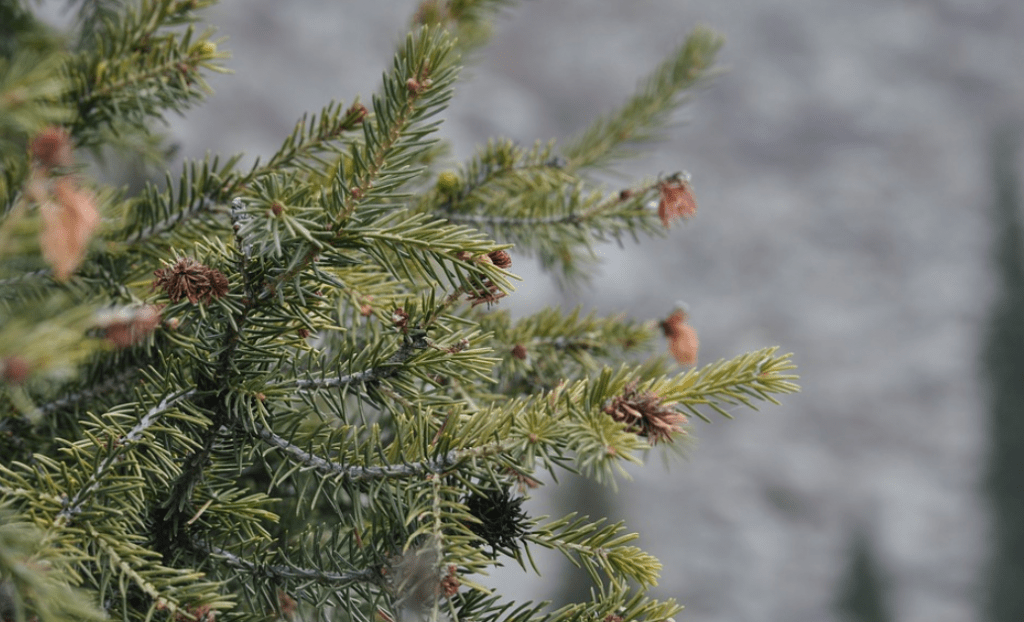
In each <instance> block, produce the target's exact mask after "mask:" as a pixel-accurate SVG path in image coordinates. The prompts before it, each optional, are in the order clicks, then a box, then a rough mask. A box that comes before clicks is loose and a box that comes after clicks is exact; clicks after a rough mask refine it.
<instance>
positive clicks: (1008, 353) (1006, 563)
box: [983, 131, 1024, 622]
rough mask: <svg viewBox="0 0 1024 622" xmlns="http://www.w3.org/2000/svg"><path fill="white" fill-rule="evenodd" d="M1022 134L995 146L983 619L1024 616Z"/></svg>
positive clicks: (994, 621)
mask: <svg viewBox="0 0 1024 622" xmlns="http://www.w3.org/2000/svg"><path fill="white" fill-rule="evenodd" d="M1018 140H1019V138H1018V134H1017V133H1016V132H1012V131H1011V132H1004V133H1001V134H1000V135H999V136H998V138H997V139H996V140H995V141H994V143H993V148H992V165H991V166H992V182H993V183H992V187H993V190H994V193H995V196H994V199H995V200H994V201H993V203H994V205H993V210H992V220H993V222H994V224H995V225H996V226H995V230H996V231H998V232H999V233H998V236H997V238H996V241H995V244H994V245H993V251H994V252H993V257H992V259H993V264H994V267H995V270H996V273H997V275H998V280H997V283H998V284H999V286H1000V289H999V292H998V294H997V298H996V300H995V304H994V305H993V308H992V311H991V317H990V319H989V322H990V324H989V330H988V340H987V343H986V348H985V352H984V360H983V362H984V365H985V378H986V380H987V381H988V383H989V389H990V396H989V412H990V426H991V438H992V445H991V448H990V450H989V456H988V465H987V466H988V473H987V477H986V488H987V492H988V494H989V500H990V504H991V505H990V507H991V510H992V514H993V521H992V542H993V546H992V552H991V561H990V566H989V568H988V572H987V576H986V579H987V581H986V582H985V587H986V590H985V591H986V593H985V598H986V600H985V609H984V610H985V619H986V620H989V621H990V622H1008V621H1010V620H1020V619H1021V617H1022V616H1024V594H1022V593H1021V589H1020V586H1021V584H1022V582H1024V385H1022V384H1021V377H1022V374H1024V218H1022V214H1021V207H1022V202H1021V193H1020V179H1019V177H1018V175H1017V173H1016V170H1017V169H1016V166H1017V163H1018V160H1017V158H1018V149H1019V146H1018V143H1017V141H1018Z"/></svg>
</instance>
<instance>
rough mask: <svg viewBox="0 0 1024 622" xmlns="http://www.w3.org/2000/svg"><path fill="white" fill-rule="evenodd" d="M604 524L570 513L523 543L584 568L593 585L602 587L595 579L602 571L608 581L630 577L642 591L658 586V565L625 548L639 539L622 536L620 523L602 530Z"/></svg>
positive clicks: (642, 553)
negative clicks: (532, 543)
mask: <svg viewBox="0 0 1024 622" xmlns="http://www.w3.org/2000/svg"><path fill="white" fill-rule="evenodd" d="M603 522H604V521H603V519H601V520H599V521H597V522H595V523H588V522H587V517H581V518H577V517H576V514H575V513H573V514H570V515H568V516H566V517H565V518H562V519H560V520H557V521H555V522H553V523H550V524H548V525H544V526H543V527H541V528H538V529H535V530H533V531H531V532H530V533H529V534H527V536H526V539H527V540H529V541H530V542H534V543H536V544H539V545H541V546H543V547H545V548H550V549H556V550H558V551H560V552H561V553H562V554H563V555H565V556H566V558H568V559H569V561H571V562H572V563H573V564H574V565H576V566H577V567H579V566H583V567H584V568H585V569H586V570H587V572H588V573H589V574H590V575H591V577H592V578H593V579H594V582H595V583H598V584H601V583H602V580H601V578H600V577H599V576H598V575H597V570H601V571H602V572H604V573H605V574H606V575H607V576H608V577H609V578H614V577H617V576H625V577H629V578H630V579H633V580H634V581H636V582H637V583H639V584H640V585H641V587H645V588H646V587H652V586H655V585H657V583H658V575H659V573H660V571H661V567H662V566H661V562H659V561H658V560H657V559H656V558H655V557H654V556H652V555H649V554H647V553H645V552H643V551H642V550H640V549H638V548H637V547H635V546H625V544H626V543H627V542H631V541H633V540H636V539H637V538H638V537H639V535H638V534H635V533H631V534H621V532H622V530H623V529H624V524H623V523H622V522H618V523H615V524H612V525H604V526H602V523H603Z"/></svg>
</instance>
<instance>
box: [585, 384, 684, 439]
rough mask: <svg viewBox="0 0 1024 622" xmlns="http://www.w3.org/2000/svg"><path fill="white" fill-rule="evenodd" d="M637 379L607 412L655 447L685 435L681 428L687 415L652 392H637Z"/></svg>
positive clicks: (616, 398)
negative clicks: (675, 436)
mask: <svg viewBox="0 0 1024 622" xmlns="http://www.w3.org/2000/svg"><path fill="white" fill-rule="evenodd" d="M636 387H637V382H636V381H635V380H634V381H632V382H630V383H629V384H627V385H626V387H625V388H624V389H623V391H622V394H621V395H617V396H615V398H614V399H612V401H611V403H610V404H608V406H606V407H605V409H604V412H605V413H606V414H608V415H611V417H612V419H614V420H615V421H620V422H622V423H625V424H626V429H628V430H630V431H631V432H633V433H635V434H639V435H640V436H644V437H646V438H648V439H650V442H651V444H652V445H654V444H657V443H658V442H660V441H669V442H672V435H673V434H681V433H682V432H683V429H682V428H681V427H679V426H680V425H681V424H683V423H686V415H684V414H682V413H680V412H678V411H677V410H676V409H674V408H672V407H671V405H666V404H662V402H661V397H659V396H658V395H656V394H654V393H651V392H649V391H644V392H639V391H637V390H636Z"/></svg>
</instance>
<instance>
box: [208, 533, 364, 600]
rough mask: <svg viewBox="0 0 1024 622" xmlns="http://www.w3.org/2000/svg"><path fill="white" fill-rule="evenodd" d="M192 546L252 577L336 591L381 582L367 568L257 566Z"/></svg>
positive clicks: (215, 549) (225, 553) (213, 549)
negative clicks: (342, 570) (305, 583)
mask: <svg viewBox="0 0 1024 622" xmlns="http://www.w3.org/2000/svg"><path fill="white" fill-rule="evenodd" d="M192 545H193V546H194V547H195V548H196V549H198V550H200V551H202V552H204V553H206V554H209V555H215V556H217V557H219V558H221V559H222V560H223V561H224V562H225V563H226V564H227V565H229V566H231V567H232V568H236V569H238V570H243V571H245V572H247V573H248V574H250V575H254V576H258V577H265V578H270V579H278V580H289V579H292V580H298V581H312V582H314V583H318V584H321V585H328V586H330V587H332V588H335V589H341V588H345V587H348V586H350V585H352V584H353V583H372V584H374V585H379V584H380V582H381V579H380V574H379V573H378V572H376V569H375V568H365V569H364V570H360V571H358V572H346V573H338V572H327V571H324V570H320V569H319V568H297V567H295V566H286V565H282V564H257V563H254V562H251V561H249V560H247V559H245V558H243V557H239V556H238V555H235V554H234V553H231V552H230V551H225V550H224V549H222V548H219V547H216V546H213V545H208V544H205V543H203V542H200V541H198V540H194V541H193V542H192Z"/></svg>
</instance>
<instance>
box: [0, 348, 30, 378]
mask: <svg viewBox="0 0 1024 622" xmlns="http://www.w3.org/2000/svg"><path fill="white" fill-rule="evenodd" d="M31 371H32V370H31V368H30V367H29V364H28V361H26V360H25V359H24V358H22V357H20V356H18V355H16V354H15V355H12V356H8V357H5V358H2V359H0V378H2V379H3V381H4V382H7V383H9V384H21V383H23V382H25V381H26V380H28V377H29V374H30V373H31Z"/></svg>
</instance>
